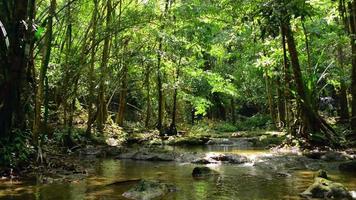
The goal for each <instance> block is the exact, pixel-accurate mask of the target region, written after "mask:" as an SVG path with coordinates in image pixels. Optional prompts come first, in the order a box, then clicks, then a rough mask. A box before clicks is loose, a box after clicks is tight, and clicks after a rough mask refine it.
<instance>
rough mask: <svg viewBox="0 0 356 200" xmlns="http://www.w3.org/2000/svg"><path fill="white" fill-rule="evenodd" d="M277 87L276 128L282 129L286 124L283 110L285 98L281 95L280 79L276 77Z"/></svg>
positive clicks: (284, 110)
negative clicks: (277, 122)
mask: <svg viewBox="0 0 356 200" xmlns="http://www.w3.org/2000/svg"><path fill="white" fill-rule="evenodd" d="M276 85H277V96H278V104H277V106H278V121H279V124H278V127H279V128H283V127H285V124H286V108H285V97H284V93H283V86H282V83H281V78H280V77H277V80H276Z"/></svg>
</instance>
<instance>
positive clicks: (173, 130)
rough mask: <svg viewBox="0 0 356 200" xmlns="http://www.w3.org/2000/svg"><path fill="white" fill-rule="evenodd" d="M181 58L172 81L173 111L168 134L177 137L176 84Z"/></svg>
mask: <svg viewBox="0 0 356 200" xmlns="http://www.w3.org/2000/svg"><path fill="white" fill-rule="evenodd" d="M181 60H182V58H180V59H179V62H178V66H177V68H176V76H175V81H174V92H173V110H172V122H171V125H170V133H171V134H172V135H177V125H176V118H177V95H178V83H179V74H180V63H181Z"/></svg>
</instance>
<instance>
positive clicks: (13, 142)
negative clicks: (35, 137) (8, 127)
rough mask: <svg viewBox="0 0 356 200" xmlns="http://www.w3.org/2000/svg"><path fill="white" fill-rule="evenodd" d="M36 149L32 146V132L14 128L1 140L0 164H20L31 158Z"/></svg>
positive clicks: (11, 165) (12, 165)
mask: <svg viewBox="0 0 356 200" xmlns="http://www.w3.org/2000/svg"><path fill="white" fill-rule="evenodd" d="M33 153H34V149H33V147H32V146H30V133H29V132H23V131H20V130H14V131H13V133H12V135H10V136H8V137H6V138H2V139H1V140H0V155H1V156H0V166H10V167H14V166H18V165H20V164H21V163H23V162H26V161H28V160H29V159H30V156H31V155H32V154H33Z"/></svg>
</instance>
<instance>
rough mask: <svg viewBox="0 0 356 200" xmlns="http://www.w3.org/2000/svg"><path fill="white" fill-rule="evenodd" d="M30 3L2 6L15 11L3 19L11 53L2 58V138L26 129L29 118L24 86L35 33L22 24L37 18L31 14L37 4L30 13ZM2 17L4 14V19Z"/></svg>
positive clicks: (22, 1)
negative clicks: (28, 52)
mask: <svg viewBox="0 0 356 200" xmlns="http://www.w3.org/2000/svg"><path fill="white" fill-rule="evenodd" d="M28 3H29V1H27V0H13V1H4V2H3V3H2V6H7V7H8V8H10V9H11V12H10V13H8V14H9V15H8V16H4V19H2V20H3V23H4V24H3V25H4V27H5V29H6V30H7V33H8V41H9V46H7V47H5V48H4V49H7V50H4V51H1V55H0V56H1V57H0V60H1V61H0V64H1V67H0V68H1V73H2V74H1V75H2V77H3V78H2V80H0V105H1V106H0V135H1V136H5V137H6V136H9V135H10V133H11V131H12V130H13V129H15V128H20V129H23V128H25V126H26V124H25V119H24V117H23V116H24V115H25V113H24V109H23V107H24V105H23V103H24V102H23V101H22V100H23V98H22V95H23V92H24V89H23V83H24V82H25V72H26V71H27V70H26V68H27V63H28V57H27V55H26V52H25V49H26V48H29V47H30V43H31V41H32V37H33V30H32V29H29V30H28V31H26V29H25V26H24V24H23V23H22V21H27V20H28V18H30V19H31V20H30V21H31V22H30V24H32V19H33V17H34V14H31V13H33V12H34V11H33V9H32V7H34V3H35V2H34V1H30V3H31V4H30V5H29V6H30V8H31V9H29V10H30V12H28ZM32 4H33V5H32ZM2 10H5V9H2ZM31 10H32V11H31ZM2 15H3V14H0V16H2ZM30 27H32V26H30ZM24 42H25V47H24ZM27 50H29V49H27ZM30 51H31V50H30Z"/></svg>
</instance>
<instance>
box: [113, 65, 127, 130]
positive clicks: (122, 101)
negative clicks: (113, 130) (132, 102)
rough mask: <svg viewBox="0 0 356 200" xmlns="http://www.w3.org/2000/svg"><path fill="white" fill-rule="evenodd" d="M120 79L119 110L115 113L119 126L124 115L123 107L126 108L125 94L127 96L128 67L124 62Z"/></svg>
mask: <svg viewBox="0 0 356 200" xmlns="http://www.w3.org/2000/svg"><path fill="white" fill-rule="evenodd" d="M122 64H123V68H122V80H121V89H120V97H119V99H120V100H119V112H118V113H117V117H116V123H118V124H119V126H123V125H124V115H125V108H126V96H127V86H128V83H127V79H128V78H127V76H128V67H127V64H126V63H125V62H123V63H122Z"/></svg>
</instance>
